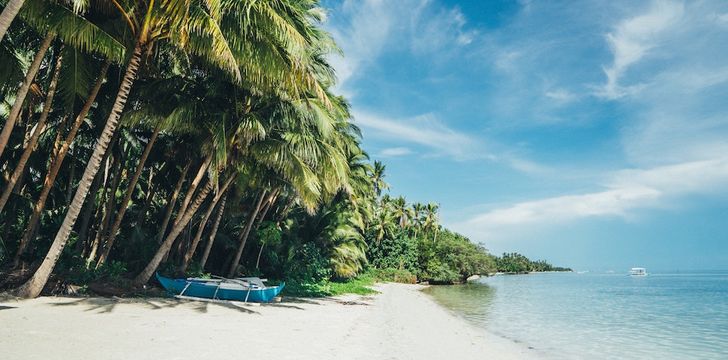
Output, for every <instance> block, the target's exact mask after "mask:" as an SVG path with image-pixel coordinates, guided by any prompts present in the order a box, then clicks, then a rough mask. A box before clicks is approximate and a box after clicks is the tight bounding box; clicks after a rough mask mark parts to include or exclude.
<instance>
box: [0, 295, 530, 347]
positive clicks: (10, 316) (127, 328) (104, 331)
mask: <svg viewBox="0 0 728 360" xmlns="http://www.w3.org/2000/svg"><path fill="white" fill-rule="evenodd" d="M420 288H421V287H419V286H417V285H402V284H385V285H380V286H379V287H378V289H379V290H380V291H381V294H378V295H375V296H369V297H358V296H347V297H339V298H327V299H316V300H309V299H305V300H291V301H287V302H284V303H280V304H268V305H260V306H249V305H247V306H238V305H234V304H230V303H226V304H218V303H208V302H188V301H178V300H175V299H119V300H116V299H106V298H64V297H44V298H39V299H34V300H23V301H13V300H10V301H4V302H2V301H0V352H1V353H2V354H3V355H2V358H4V359H43V360H47V359H316V360H320V359H368V360H370V359H418V360H419V359H529V358H534V357H535V354H534V353H533V352H532V351H531V350H528V349H526V348H525V347H522V346H520V345H519V344H516V343H513V342H511V341H508V340H506V339H503V338H500V337H497V336H495V335H491V334H489V333H487V332H485V331H482V330H480V329H477V328H475V327H472V326H471V325H469V324H468V323H467V322H465V321H464V320H462V319H460V318H458V317H456V316H454V315H452V314H451V313H450V312H448V311H446V310H445V309H443V308H441V307H440V306H439V305H437V304H436V303H435V302H434V301H433V300H431V299H430V298H429V297H428V296H427V295H425V294H423V293H421V292H420V291H419V289H420Z"/></svg>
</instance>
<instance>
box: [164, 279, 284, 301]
mask: <svg viewBox="0 0 728 360" xmlns="http://www.w3.org/2000/svg"><path fill="white" fill-rule="evenodd" d="M156 275H157V280H159V283H160V284H162V286H163V287H164V288H165V289H166V290H167V292H169V293H170V294H172V295H174V296H175V297H177V298H183V299H190V298H191V299H196V298H197V299H210V300H231V301H243V302H270V301H271V300H273V299H274V298H275V297H276V296H278V294H280V293H281V291H282V290H283V287H284V286H285V285H286V284H285V283H281V284H280V285H278V286H267V285H265V281H266V280H265V279H261V278H257V277H243V278H235V279H225V278H215V279H200V278H186V279H172V278H168V277H164V276H162V275H159V273H157V274H156Z"/></svg>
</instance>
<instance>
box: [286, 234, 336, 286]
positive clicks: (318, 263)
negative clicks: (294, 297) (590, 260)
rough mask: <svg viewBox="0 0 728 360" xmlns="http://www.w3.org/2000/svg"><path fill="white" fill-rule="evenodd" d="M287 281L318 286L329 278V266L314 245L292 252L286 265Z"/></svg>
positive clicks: (304, 246) (307, 244)
mask: <svg viewBox="0 0 728 360" xmlns="http://www.w3.org/2000/svg"><path fill="white" fill-rule="evenodd" d="M286 265H287V266H286V267H287V269H286V271H285V273H286V274H287V279H288V280H289V281H292V282H297V283H300V284H320V283H322V282H324V281H326V280H328V279H330V278H331V275H332V274H331V265H330V263H329V259H328V258H326V257H325V256H324V255H323V254H322V253H321V250H319V248H318V247H316V245H315V244H314V243H306V244H303V246H301V247H299V248H298V250H294V251H293V254H292V255H291V256H290V257H289V261H288V263H287V264H286Z"/></svg>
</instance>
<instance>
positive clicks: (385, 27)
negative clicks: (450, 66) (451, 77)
mask: <svg viewBox="0 0 728 360" xmlns="http://www.w3.org/2000/svg"><path fill="white" fill-rule="evenodd" d="M337 10H338V12H337V14H336V16H335V17H334V16H332V17H330V18H329V21H330V22H329V23H328V25H327V27H328V30H329V31H331V33H332V35H333V36H334V39H336V42H337V43H338V44H339V45H340V46H341V47H342V50H343V51H344V56H343V57H339V56H334V57H332V58H330V59H329V61H330V63H331V65H332V66H333V67H334V69H336V73H337V76H338V80H339V82H338V85H337V92H340V93H343V95H346V96H347V97H349V98H353V97H354V95H355V94H356V89H354V88H352V86H348V84H347V82H350V80H352V79H353V78H356V77H357V76H362V75H365V74H366V72H367V68H368V67H369V66H372V65H373V64H375V63H376V61H377V59H378V58H379V56H380V55H381V54H382V53H383V52H385V51H386V50H387V47H388V46H393V47H396V50H397V51H401V50H402V45H403V44H405V46H408V47H409V49H410V50H411V51H412V52H414V53H417V54H423V53H425V54H427V55H428V58H429V59H430V60H436V57H433V56H432V55H433V54H435V55H437V57H445V56H446V54H447V53H448V52H449V50H450V49H453V48H458V47H462V46H466V45H468V44H470V43H472V42H473V41H474V40H475V38H476V36H477V35H478V32H477V31H476V30H468V29H466V24H467V20H466V18H465V16H464V15H463V13H462V11H460V9H459V8H457V7H454V8H441V7H438V6H435V5H434V4H433V2H431V1H429V0H397V1H384V0H347V1H345V2H344V3H343V4H342V5H341V6H340V7H338V8H337Z"/></svg>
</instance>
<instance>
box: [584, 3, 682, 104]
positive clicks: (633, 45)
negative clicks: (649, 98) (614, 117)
mask: <svg viewBox="0 0 728 360" xmlns="http://www.w3.org/2000/svg"><path fill="white" fill-rule="evenodd" d="M683 8H684V7H683V4H682V3H675V2H668V1H658V2H655V3H653V6H652V7H651V8H650V9H649V11H648V12H647V13H645V14H642V15H639V16H636V17H633V18H630V19H627V20H625V21H622V22H621V23H620V24H619V25H617V27H616V28H615V29H614V31H613V32H610V33H608V34H607V35H606V37H607V42H608V43H609V46H610V47H611V49H612V53H613V55H614V61H613V62H612V64H611V65H610V66H607V67H605V68H604V74H605V75H606V76H607V82H606V84H605V85H604V86H603V87H602V88H601V89H600V90H599V91H598V92H597V94H596V95H598V96H601V97H605V98H608V99H617V98H620V97H622V96H625V95H629V94H631V93H635V92H637V91H639V89H640V86H639V85H632V86H622V85H620V84H619V81H620V77H622V75H623V74H624V73H625V72H626V71H627V69H628V68H629V67H630V66H632V65H634V64H635V63H637V62H639V61H640V60H642V58H644V57H645V56H646V55H647V54H648V52H649V51H650V49H652V48H653V47H654V46H656V45H657V41H658V38H659V35H660V34H661V33H662V32H664V31H666V30H667V29H669V28H670V27H671V26H672V25H675V24H676V23H677V22H678V20H679V19H680V18H681V16H682V15H683Z"/></svg>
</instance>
